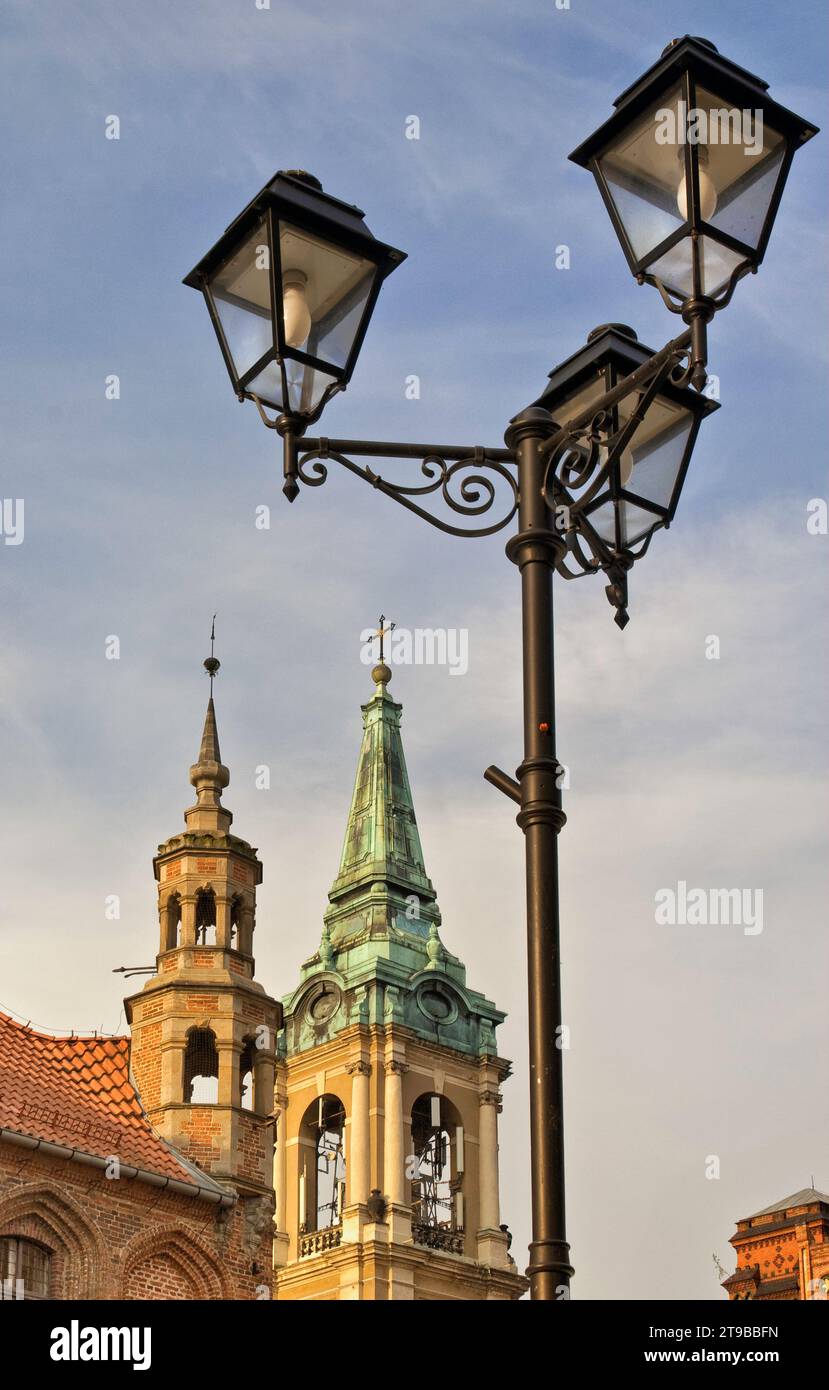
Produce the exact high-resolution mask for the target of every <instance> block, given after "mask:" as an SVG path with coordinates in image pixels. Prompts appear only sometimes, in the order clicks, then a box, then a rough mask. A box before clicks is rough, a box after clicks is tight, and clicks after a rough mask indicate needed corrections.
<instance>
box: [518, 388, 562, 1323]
mask: <svg viewBox="0 0 829 1390" xmlns="http://www.w3.org/2000/svg"><path fill="white" fill-rule="evenodd" d="M554 430H555V425H554V423H553V420H552V417H551V416H550V414H549V413H548V412H547V411H546V410H541V409H538V408H530V409H529V410H525V411H524V412H523V413H522V414H521V415H519V416H517V417H516V419H515V420H514V421H513V422H512V424H511V425H510V427H509V429H508V431H507V435H506V443H507V445H508V447H510V448H512V449H514V450H515V455H516V459H517V463H518V489H519V496H520V499H521V501H520V507H519V513H518V519H519V529H518V532H517V534H516V535H514V536H513V537H511V539H510V541H509V542H508V544H507V555H508V557H509V559H510V560H512V561H513V562H514V563H515V564H516V565H517V566H518V568H519V570H520V572H521V609H522V629H523V679H524V758H523V761H522V763H521V766H520V767H519V769H518V780H519V784H520V788H521V792H520V796H521V810H520V811H519V813H518V817H517V820H518V824H519V825H520V827H521V829H522V831H523V832H524V842H525V855H526V876H527V993H528V1005H529V1074H530V1163H531V1169H532V1243H531V1245H530V1263H529V1268H528V1270H527V1273H528V1275H529V1278H530V1288H531V1296H532V1298H533V1299H543V1300H548V1301H549V1300H554V1299H559V1298H566V1297H567V1296H568V1295H569V1288H570V1276H571V1275H572V1273H573V1270H572V1267H571V1265H570V1260H569V1246H568V1244H567V1240H566V1234H565V1231H566V1228H565V1203H564V1096H563V1076H562V1051H561V1041H560V1039H561V1034H560V1031H559V1030H560V1025H561V1022H562V1018H561V969H560V962H561V951H560V931H559V903H558V832H559V830H560V829H561V827H562V825H563V824H564V820H565V816H564V812H563V811H562V809H561V791H560V786H559V783H560V768H559V764H558V760H557V758H556V751H555V736H556V725H555V718H556V714H555V662H554V645H553V643H554V637H553V571H554V569H555V566H556V563H557V561H558V560H559V559H560V557H561V555H562V553H563V552H564V549H565V546H564V542H563V539H562V536H561V533H560V532H557V531H556V529H555V526H554V524H551V523H552V522H553V517H552V514H551V512H550V508H549V506H548V504H547V501H546V499H545V496H544V492H543V481H544V471H545V460H544V459H543V457H541V455H540V446H541V444H542V443H543V441H544V440H545V439H548V438H549V437H550V436H551V435H552V434H553V432H554Z"/></svg>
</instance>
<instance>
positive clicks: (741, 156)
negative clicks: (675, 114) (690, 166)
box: [696, 88, 786, 248]
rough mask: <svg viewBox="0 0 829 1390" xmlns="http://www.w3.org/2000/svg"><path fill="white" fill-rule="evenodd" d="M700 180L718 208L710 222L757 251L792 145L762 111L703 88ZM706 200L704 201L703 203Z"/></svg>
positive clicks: (700, 95) (700, 92)
mask: <svg viewBox="0 0 829 1390" xmlns="http://www.w3.org/2000/svg"><path fill="white" fill-rule="evenodd" d="M696 104H697V111H698V112H700V119H699V125H698V129H699V133H700V136H701V139H700V178H701V179H703V178H705V179H707V180H708V189H707V191H708V193H709V196H710V197H711V198H716V207H715V209H714V211H713V212H712V213H709V215H708V217H707V218H706V221H708V222H710V224H711V226H712V227H716V228H717V230H718V231H722V232H725V233H727V235H729V236H733V237H735V238H736V239H737V240H738V241H742V242H745V244H746V245H747V246H751V247H752V248H756V247H757V245H758V243H759V241H760V236H761V234H762V231H763V226H764V224H765V220H766V214H767V213H768V210H769V205H770V203H771V200H772V197H773V195H774V190H775V188H776V187H777V181H778V178H779V175H780V169H781V166H782V164H783V157H784V155H785V153H786V141H785V138H784V137H783V136H782V135H781V134H780V132H779V131H777V130H774V129H773V128H772V127H771V126H769V124H768V122H767V121H765V120H764V119H763V113H762V112H758V113H757V116H758V118H757V119H755V118H754V115H753V113H752V112H748V111H747V112H743V111H740V110H738V109H736V108H731V107H726V106H725V105H724V103H723V101H722V99H721V98H719V97H716V96H714V95H712V93H711V92H707V91H705V90H704V89H703V88H698V90H697V95H696ZM704 202H705V199H704V198H703V203H704Z"/></svg>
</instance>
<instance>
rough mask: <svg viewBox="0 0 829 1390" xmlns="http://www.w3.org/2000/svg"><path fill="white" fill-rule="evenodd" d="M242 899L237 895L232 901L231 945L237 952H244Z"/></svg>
mask: <svg viewBox="0 0 829 1390" xmlns="http://www.w3.org/2000/svg"><path fill="white" fill-rule="evenodd" d="M242 907H243V903H242V899H241V898H240V897H239V894H238V893H235V894H234V895H233V897H232V898H231V900H230V944H231V946H232V947H233V949H234V950H235V951H244V949H245V946H244V942H243V940H242V936H243V933H242Z"/></svg>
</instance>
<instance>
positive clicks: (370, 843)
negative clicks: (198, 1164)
mask: <svg viewBox="0 0 829 1390" xmlns="http://www.w3.org/2000/svg"><path fill="white" fill-rule="evenodd" d="M391 674H392V673H391V671H390V670H389V668H388V666H386V665H385V663H384V662H383V661H382V657H381V661H380V664H379V665H378V666H376V667H375V668H374V671H373V672H372V679H373V681H374V683H375V690H374V694H373V695H372V697H371V699H370V700H369V701H368V702H367V703H366V704H364V705H363V707H362V710H363V742H362V747H361V750H360V757H359V762H358V767H357V778H356V783H355V787H354V795H353V798H352V803H351V811H350V814H349V817H348V825H347V828H346V835H345V844H344V846H343V852H342V857H341V861H340V869H339V873H338V874H337V877H336V879H335V881H334V884H333V887H332V889H331V892H330V894H329V899H330V906H329V907H328V910H327V911H326V913H325V918H324V925H323V930H322V940H321V943H320V946H319V949H318V950H317V951H316V952H315V953H314V955H312V956H311V957H310V959H309V960H307V961H306V962H305V964H304V966H303V967H302V971H301V978H300V982H299V985H298V986H297V988H296V989H295V990H294V992H293V993H292V994H291V995H290V996H288V997H287V998H286V999H285V1000H284V1001H283V1002H284V1008H285V1015H284V1017H285V1027H284V1030H283V1032H282V1033H281V1034H280V1040H279V1058H278V1063H277V1079H276V1107H275V1108H276V1112H277V1117H278V1118H277V1147H276V1167H275V1184H274V1185H275V1189H276V1234H275V1242H274V1250H275V1264H276V1269H275V1282H274V1297H275V1298H277V1299H289V1300H293V1299H328V1300H331V1299H333V1300H341V1299H365V1300H407V1299H408V1300H411V1299H446V1300H456V1299H462V1300H470V1299H471V1300H485V1299H496V1300H511V1299H517V1298H520V1296H521V1294H522V1293H523V1292H524V1291H525V1290H526V1288H527V1281H526V1280H525V1279H524V1278H523V1277H522V1276H521V1275H520V1274H519V1273H518V1270H517V1269H516V1266H515V1263H514V1261H513V1260H512V1258H511V1256H510V1254H509V1236H508V1233H507V1230H506V1227H505V1226H502V1225H501V1215H500V1207H499V1192H498V1188H499V1181H498V1113H499V1111H500V1108H501V1104H500V1088H501V1083H502V1082H503V1081H504V1080H505V1079H506V1077H507V1076H508V1075H509V1070H510V1068H509V1063H508V1062H507V1061H505V1060H504V1059H503V1058H501V1057H499V1056H498V1051H497V1047H496V1043H495V1030H496V1027H497V1025H498V1024H499V1023H500V1022H501V1021H502V1020H503V1018H504V1015H503V1013H501V1012H500V1011H499V1010H498V1009H496V1007H495V1005H494V1004H492V1003H491V1002H490V1001H489V1000H488V999H486V998H484V996H483V995H482V994H478V993H476V991H474V990H472V989H471V988H470V987H469V986H468V985H467V983H466V970H465V967H464V966H463V964H462V963H461V961H460V960H459V959H458V958H457V956H453V955H451V954H450V953H449V951H447V950H446V948H445V947H444V945H443V943H442V941H441V939H440V935H439V930H438V929H439V927H440V922H441V917H440V912H439V909H438V905H437V901H436V897H435V890H434V888H433V886H432V883H431V881H430V879H429V878H428V876H427V874H426V868H425V865H424V859H423V850H422V848H421V842H420V835H419V833H418V828H417V822H416V819H415V812H414V805H413V802H412V794H411V789H410V786H409V779H408V774H407V771H406V763H405V759H404V756H403V746H402V743H401V739H400V717H401V712H402V711H401V706H400V705H399V704H397V703H396V702H395V701H394V700H393V699H392V698H391V696H390V695H389V693H388V688H387V687H388V684H389V681H390V680H391Z"/></svg>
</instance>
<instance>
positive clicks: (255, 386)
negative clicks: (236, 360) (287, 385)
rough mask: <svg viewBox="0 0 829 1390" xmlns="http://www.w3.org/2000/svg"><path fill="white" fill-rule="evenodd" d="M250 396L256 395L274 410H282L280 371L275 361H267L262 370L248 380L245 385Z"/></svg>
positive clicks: (283, 407)
mask: <svg viewBox="0 0 829 1390" xmlns="http://www.w3.org/2000/svg"><path fill="white" fill-rule="evenodd" d="M245 390H246V391H249V392H250V394H251V395H252V396H258V397H259V399H260V400H261V401H262V403H263V405H272V406H274V407H275V409H276V410H284V409H285V402H284V400H283V399H282V397H283V391H282V373H281V372H280V370H279V367H278V365H277V364H276V362H269V363H268V365H267V366H266V367H263V368H262V371H261V372H260V373H259V374H258V376H255V377H254V378H253V380H252V381H249V382H248V384H247V386H246V387H245Z"/></svg>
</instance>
